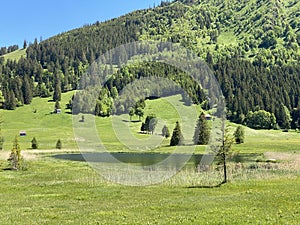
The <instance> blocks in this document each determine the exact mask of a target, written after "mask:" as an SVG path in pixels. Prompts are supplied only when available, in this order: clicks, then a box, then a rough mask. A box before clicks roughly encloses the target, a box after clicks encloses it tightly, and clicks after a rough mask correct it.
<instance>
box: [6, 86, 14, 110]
mask: <svg viewBox="0 0 300 225" xmlns="http://www.w3.org/2000/svg"><path fill="white" fill-rule="evenodd" d="M16 107H17V101H16V96H15V93H14V91H13V90H10V91H9V94H8V98H7V100H6V102H5V108H6V109H9V110H14V109H15V108H16Z"/></svg>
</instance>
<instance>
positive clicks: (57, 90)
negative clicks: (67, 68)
mask: <svg viewBox="0 0 300 225" xmlns="http://www.w3.org/2000/svg"><path fill="white" fill-rule="evenodd" d="M60 72H61V71H58V72H57V71H56V72H55V75H54V77H55V85H54V93H53V101H55V102H56V101H60V100H61V74H60Z"/></svg>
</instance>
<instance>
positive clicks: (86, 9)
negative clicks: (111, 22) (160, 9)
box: [0, 0, 161, 47]
mask: <svg viewBox="0 0 300 225" xmlns="http://www.w3.org/2000/svg"><path fill="white" fill-rule="evenodd" d="M160 2H161V0H106V1H103V0H49V1H42V0H4V1H1V3H0V7H1V13H0V47H3V46H10V45H13V44H18V45H19V47H22V45H23V41H24V40H25V39H26V40H27V41H28V42H33V41H34V38H37V39H38V40H40V37H42V38H43V39H47V38H49V37H51V36H54V35H56V34H59V33H62V32H64V31H68V30H71V29H74V28H78V27H81V26H83V25H85V24H91V23H94V22H96V21H105V20H108V19H111V18H115V17H119V16H121V15H124V14H126V13H128V12H131V11H133V10H137V9H145V8H148V7H149V6H150V7H153V5H154V4H155V5H158V4H160Z"/></svg>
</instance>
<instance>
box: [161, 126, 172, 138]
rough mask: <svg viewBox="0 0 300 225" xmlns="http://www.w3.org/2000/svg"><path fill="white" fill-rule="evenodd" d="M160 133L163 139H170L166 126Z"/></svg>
mask: <svg viewBox="0 0 300 225" xmlns="http://www.w3.org/2000/svg"><path fill="white" fill-rule="evenodd" d="M161 133H162V136H163V137H165V138H169V137H170V131H169V128H168V127H167V126H166V125H165V126H164V127H163V128H162V131H161Z"/></svg>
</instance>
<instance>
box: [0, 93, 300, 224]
mask: <svg viewBox="0 0 300 225" xmlns="http://www.w3.org/2000/svg"><path fill="white" fill-rule="evenodd" d="M72 94H73V93H72V92H70V93H64V94H63V99H62V102H61V106H62V114H52V113H51V112H52V111H53V109H54V102H51V101H49V100H50V99H40V98H36V99H34V100H33V103H32V104H31V105H30V106H24V107H20V108H18V109H17V110H15V111H1V114H2V119H3V120H4V123H3V124H2V135H4V137H5V150H4V151H1V152H0V195H1V203H0V218H1V222H0V224H298V222H299V221H300V210H299V209H300V201H299V199H300V189H299V186H300V176H299V175H300V168H299V166H300V158H299V150H300V134H299V133H296V132H294V131H290V132H288V133H284V132H281V131H265V130H261V131H256V130H252V129H249V128H246V130H245V131H246V141H245V143H244V144H242V145H234V146H233V148H234V149H235V150H236V151H238V152H240V153H242V154H241V155H245V156H246V155H248V156H249V154H250V153H255V154H256V155H255V156H251V155H250V156H249V157H250V158H249V159H248V158H247V157H244V162H243V163H242V164H240V163H235V162H233V161H232V162H230V163H229V167H228V175H229V180H230V182H229V183H228V184H226V185H223V186H221V187H218V188H208V187H210V186H212V185H216V184H218V183H219V182H220V181H222V171H219V170H216V169H215V168H214V167H212V168H210V169H209V170H208V171H206V172H197V171H196V170H191V169H189V170H182V171H181V172H179V173H178V174H177V175H176V176H174V177H172V178H171V179H169V180H166V181H165V182H163V183H161V184H157V185H152V186H146V187H131V186H122V185H118V184H114V183H111V182H109V181H107V180H105V179H104V178H103V177H102V176H100V175H99V174H98V172H96V171H95V170H93V169H92V168H91V167H90V166H89V164H88V163H87V162H85V161H78V160H72V158H70V159H68V160H65V159H63V158H59V157H57V156H61V155H66V154H67V155H68V154H69V153H71V152H72V153H76V154H80V152H79V150H78V149H77V147H76V143H75V142H74V140H75V138H74V134H73V126H72V115H71V114H70V111H69V110H67V109H65V107H64V106H65V104H66V103H67V102H68V101H69V99H71V96H72ZM178 107H179V109H178ZM194 110H196V111H197V110H199V109H195V108H193V107H187V106H184V105H183V103H182V102H181V101H180V96H174V97H171V98H167V99H157V100H153V101H147V107H146V109H145V115H147V114H149V113H156V115H157V116H158V118H161V119H162V121H164V123H166V124H167V125H168V126H169V128H170V130H172V129H173V126H174V124H175V122H176V121H177V120H179V121H180V120H182V121H185V120H186V119H189V118H191V115H192V114H193V112H195V111H194ZM182 112H184V113H185V114H182ZM170 115H171V116H170ZM86 119H87V121H86V123H88V119H89V118H88V116H86ZM137 119H138V118H136V117H134V118H133V120H137ZM112 120H113V119H112V118H96V120H95V124H96V128H97V132H98V134H99V135H100V137H101V139H102V141H103V143H104V144H105V145H106V146H108V149H109V150H110V151H116V152H119V151H120V152H124V151H131V152H134V150H128V149H127V148H126V146H124V145H123V144H121V143H120V142H119V140H118V137H117V135H116V134H115V133H114V130H113V128H112ZM114 120H115V121H116V123H117V124H118V123H123V125H126V126H127V125H128V126H129V129H130V130H131V132H132V133H133V135H134V137H137V138H139V139H141V140H145V141H147V139H148V138H149V136H148V135H145V134H139V133H138V130H139V128H140V125H141V122H129V121H128V120H129V117H128V116H127V115H123V116H120V117H116V118H114ZM162 125H163V123H161V124H160V126H162ZM229 125H230V127H231V128H232V130H233V129H234V128H235V127H236V126H237V125H236V124H229ZM20 130H26V132H27V136H26V137H20V138H19V141H20V145H21V148H22V149H23V151H22V153H23V155H24V158H25V166H26V168H27V169H26V170H24V171H11V170H5V168H7V162H6V159H7V157H8V154H9V150H10V149H11V146H12V139H13V138H14V137H15V135H18V134H19V131H20ZM157 133H159V130H158V131H157ZM33 137H36V138H37V140H38V142H39V146H40V149H39V150H35V151H33V150H31V149H30V146H31V144H30V141H31V139H32V138H33ZM57 139H61V140H62V143H63V149H62V150H55V143H56V141H57ZM167 145H168V140H163V141H162V143H161V144H160V146H161V147H160V148H156V149H154V150H150V152H155V153H158V152H160V153H168V152H172V151H173V148H170V147H168V146H167ZM203 151H204V147H197V148H196V152H197V153H202V152H203ZM260 154H262V155H261V156H260V157H262V158H265V159H268V158H275V159H277V163H267V162H255V157H257V155H260ZM253 157H254V158H253Z"/></svg>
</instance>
